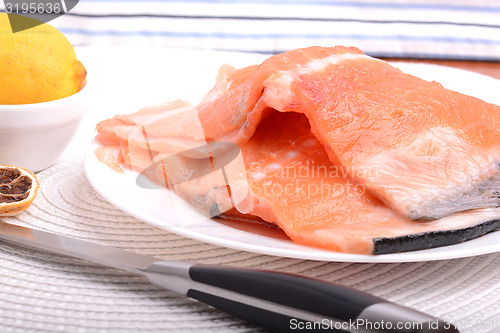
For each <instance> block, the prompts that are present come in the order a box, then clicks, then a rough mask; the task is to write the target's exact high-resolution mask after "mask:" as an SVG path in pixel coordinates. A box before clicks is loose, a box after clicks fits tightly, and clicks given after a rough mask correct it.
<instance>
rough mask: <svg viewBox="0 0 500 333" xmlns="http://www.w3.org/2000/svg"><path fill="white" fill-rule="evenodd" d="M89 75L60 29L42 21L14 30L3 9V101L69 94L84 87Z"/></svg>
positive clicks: (0, 39) (0, 84)
mask: <svg viewBox="0 0 500 333" xmlns="http://www.w3.org/2000/svg"><path fill="white" fill-rule="evenodd" d="M9 15H13V14H9ZM17 18H19V19H21V20H33V19H31V18H27V17H20V16H18V17H17ZM17 18H16V19H17ZM86 75H87V72H86V70H85V67H84V66H83V65H82V64H81V63H80V61H78V60H77V59H76V54H75V50H74V49H73V46H72V45H71V43H70V42H69V41H68V40H67V38H66V37H65V36H64V35H63V34H62V33H61V32H60V31H59V30H57V29H56V28H54V27H52V26H50V25H49V24H46V23H42V24H40V25H38V26H35V27H33V28H31V29H27V30H23V31H20V32H16V33H13V32H12V30H11V26H10V21H9V18H8V16H7V14H5V13H0V104H3V105H11V104H32V103H40V102H48V101H52V100H56V99H60V98H64V97H67V96H70V95H72V94H74V93H76V92H78V91H79V90H80V89H81V87H82V84H83V82H84V80H85V77H86Z"/></svg>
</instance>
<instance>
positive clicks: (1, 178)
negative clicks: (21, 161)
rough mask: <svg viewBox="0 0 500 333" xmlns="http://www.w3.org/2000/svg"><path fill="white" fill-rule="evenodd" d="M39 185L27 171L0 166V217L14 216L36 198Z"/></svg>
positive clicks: (9, 166) (34, 177)
mask: <svg viewBox="0 0 500 333" xmlns="http://www.w3.org/2000/svg"><path fill="white" fill-rule="evenodd" d="M39 187H40V183H39V181H38V178H37V177H36V176H35V175H34V174H33V173H32V172H31V171H29V170H27V169H23V168H18V167H15V166H11V165H1V164H0V216H11V215H16V214H18V213H20V212H22V211H23V210H25V209H27V208H28V207H29V206H30V205H31V203H32V202H33V200H34V199H35V197H36V194H37V192H38V188H39Z"/></svg>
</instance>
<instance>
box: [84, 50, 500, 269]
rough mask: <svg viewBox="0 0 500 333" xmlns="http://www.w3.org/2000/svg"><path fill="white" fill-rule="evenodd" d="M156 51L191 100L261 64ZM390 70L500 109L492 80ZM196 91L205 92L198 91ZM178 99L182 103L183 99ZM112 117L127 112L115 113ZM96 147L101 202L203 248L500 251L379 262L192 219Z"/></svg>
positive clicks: (90, 173) (91, 159) (430, 70)
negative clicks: (223, 69) (186, 85)
mask: <svg viewBox="0 0 500 333" xmlns="http://www.w3.org/2000/svg"><path fill="white" fill-rule="evenodd" d="M156 51H157V52H159V54H158V53H157V54H156V55H155V58H157V59H168V62H162V64H161V65H162V70H163V71H165V72H168V73H169V75H168V77H166V78H164V81H162V82H161V84H163V85H164V86H166V87H175V86H178V84H176V82H177V81H178V80H179V78H184V79H186V78H185V77H186V75H187V74H186V73H190V74H189V75H190V76H191V80H197V82H198V83H199V84H198V85H197V84H194V85H193V87H194V88H193V89H194V91H190V92H189V94H187V96H196V98H199V97H201V96H203V94H204V93H205V92H207V91H208V90H207V89H206V85H207V82H213V80H214V78H215V75H216V73H217V70H218V66H219V65H220V64H221V63H223V62H225V61H228V59H229V60H231V62H232V63H236V64H237V65H238V66H242V65H245V64H252V63H257V62H260V61H261V60H262V59H263V56H262V55H251V54H238V53H227V52H224V53H218V52H207V51H192V50H191V51H183V50H168V49H164V50H161V49H159V50H156ZM122 54H123V53H122ZM186 57H187V58H189V59H199V62H197V63H194V64H193V63H192V62H191V61H189V62H184V61H183V59H185V58H186ZM157 65H158V64H155V63H150V64H149V66H151V68H155V67H154V66H157ZM395 66H397V67H399V68H401V70H403V71H405V72H407V73H410V74H413V75H415V76H419V77H422V78H424V79H427V80H435V81H438V82H440V83H442V84H443V85H444V86H445V87H447V88H450V89H453V90H457V91H460V92H462V93H466V94H469V95H473V96H476V97H479V98H481V99H483V100H486V101H488V102H492V103H495V104H500V97H499V96H497V92H498V91H500V81H498V80H495V79H493V78H490V77H487V76H483V75H479V74H476V73H471V72H468V71H463V70H458V69H454V68H449V67H442V66H435V65H426V64H411V63H397V64H395ZM165 67H166V68H165ZM208 75H209V76H208ZM155 84H159V82H155ZM201 87H203V89H204V90H200V89H202V88H201ZM197 89H198V90H197ZM167 95H168V94H167ZM183 97H184V98H185V96H183ZM129 98H130V97H129ZM132 99H133V97H132ZM188 99H189V98H188ZM136 102H137V100H136ZM191 102H192V103H193V104H196V103H197V102H198V100H196V99H192V100H191ZM149 104H150V103H149ZM134 111H135V110H134ZM131 112H133V111H131ZM115 113H128V112H123V111H121V112H120V111H119V110H116V112H115ZM97 147H98V143H97V142H95V141H94V142H93V143H92V144H91V145H90V147H89V149H88V152H87V154H86V157H85V171H86V174H87V177H88V179H89V181H90V183H91V184H92V186H93V187H94V188H95V189H96V191H97V192H98V193H99V194H100V195H101V196H103V197H104V198H105V199H106V200H108V201H109V202H111V203H112V204H114V205H115V206H117V207H118V208H120V209H122V210H123V211H125V212H127V213H128V214H130V215H132V216H134V217H136V218H138V219H140V220H142V221H145V222H147V223H150V224H152V225H155V226H158V227H160V228H163V229H166V230H169V231H171V232H173V233H176V234H179V235H182V236H185V237H189V238H193V239H196V240H200V241H203V242H207V243H212V244H216V245H220V246H224V247H229V248H234V249H238V250H243V251H249V252H255V253H261V254H267V255H275V256H282V257H290V258H300V259H311V260H325V261H341V262H369V263H381V262H410V261H428V260H441V259H452V258H461V257H467V256H474V255H481V254H487V253H493V252H497V251H500V232H495V233H491V234H488V235H485V236H483V237H480V238H477V239H474V240H471V241H468V242H465V243H462V244H457V245H451V246H445V247H440V248H436V249H430V250H422V251H414V252H406V253H396V254H386V255H378V256H371V255H356V254H345V253H338V252H332V251H325V250H321V249H315V248H311V247H306V246H301V245H297V244H295V243H293V242H291V241H290V240H288V239H285V238H284V237H283V236H282V235H281V233H279V232H277V231H274V230H270V229H269V228H266V227H261V226H253V225H244V224H232V225H226V224H223V223H220V222H217V221H213V220H210V219H206V218H204V217H203V216H200V215H198V214H197V213H195V212H194V211H193V210H192V209H191V208H190V206H189V205H188V204H186V203H184V202H183V201H182V200H181V199H179V198H177V197H176V196H175V195H173V194H172V193H171V192H169V191H168V190H166V189H144V188H141V187H139V186H137V185H136V177H137V174H136V173H134V172H126V173H125V174H120V173H116V172H114V171H112V170H111V169H110V168H108V167H107V166H106V165H104V164H102V163H100V162H99V161H98V160H97V158H96V157H95V154H94V150H95V148H97Z"/></svg>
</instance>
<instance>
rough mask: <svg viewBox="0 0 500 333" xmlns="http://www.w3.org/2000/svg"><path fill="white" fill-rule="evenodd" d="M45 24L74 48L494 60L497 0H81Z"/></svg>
mask: <svg viewBox="0 0 500 333" xmlns="http://www.w3.org/2000/svg"><path fill="white" fill-rule="evenodd" d="M51 24H53V25H54V26H55V27H57V28H58V29H60V30H61V31H62V32H63V33H64V34H65V35H66V36H67V37H68V38H69V39H70V41H71V42H72V43H73V44H75V45H94V44H100V45H103V44H112V45H118V44H120V45H123V44H127V45H154V46H166V47H180V48H201V49H213V50H234V51H249V52H264V53H277V52H281V51H285V50H290V49H294V48H299V47H305V46H311V45H324V46H326V45H348V46H357V47H359V48H361V49H362V50H363V51H365V52H366V53H368V54H370V55H372V56H376V57H396V58H398V57H401V58H402V57H404V58H424V59H462V60H463V59H469V60H471V59H472V60H494V61H500V2H498V1H497V0H475V1H469V0H419V1H417V0H311V1H307V0H275V1H265V0H185V1H175V0H150V1H133V0H107V1H104V0H82V1H80V2H79V3H78V5H77V6H76V7H75V8H74V9H73V10H72V11H71V12H70V13H68V14H67V15H64V16H62V17H60V18H57V19H56V20H54V21H52V22H51Z"/></svg>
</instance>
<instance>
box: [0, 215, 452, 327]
mask: <svg viewBox="0 0 500 333" xmlns="http://www.w3.org/2000/svg"><path fill="white" fill-rule="evenodd" d="M0 239H3V240H6V241H9V242H13V243H17V244H21V245H23V246H28V247H31V248H36V249H39V250H43V251H49V252H53V253H58V254H63V255H67V256H72V257H77V258H81V259H85V260H88V261H91V262H94V263H97V264H100V265H104V266H110V267H115V268H118V269H121V270H125V271H128V272H130V273H133V274H139V275H143V276H145V277H147V278H148V279H149V281H150V282H151V283H152V284H155V285H157V286H159V287H162V288H165V289H167V290H170V291H173V292H176V293H178V294H180V295H184V296H187V297H190V298H193V299H196V300H198V301H201V302H204V303H206V304H209V305H211V306H214V307H216V308H218V309H220V310H223V311H225V312H227V313H230V314H232V315H234V316H236V317H238V318H241V319H244V320H246V321H248V322H251V323H253V324H256V325H259V326H262V327H264V328H266V329H270V330H273V331H278V332H290V331H298V330H307V331H309V330H311V331H322V330H332V331H340V332H358V333H365V332H366V333H368V332H406V333H410V332H420V333H444V332H458V329H457V328H456V327H454V326H453V325H452V324H450V323H448V322H445V321H443V320H440V319H438V318H434V317H432V316H429V315H427V314H425V313H422V312H419V311H416V310H413V309H410V308H407V307H404V306H401V305H398V304H395V303H391V302H388V301H386V300H384V299H382V298H379V297H376V296H373V295H370V294H368V293H365V292H362V291H359V290H356V289H353V288H349V287H345V286H342V285H339V284H333V283H329V282H326V281H322V280H317V279H313V278H309V277H305V276H300V275H295V274H289V273H282V272H276V271H266V270H256V269H247V268H240V267H228V266H216V265H205V264H197V263H191V262H183V261H168V260H161V259H158V258H155V257H152V256H147V255H142V254H138V253H134V252H131V251H126V250H122V249H117V248H113V247H110V246H105V245H101V244H97V243H93V242H89V241H85V240H81V239H76V238H71V237H66V236H63V235H58V234H54V233H49V232H46V231H42V230H37V229H31V228H27V227H22V226H17V225H13V224H8V223H4V222H0Z"/></svg>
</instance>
